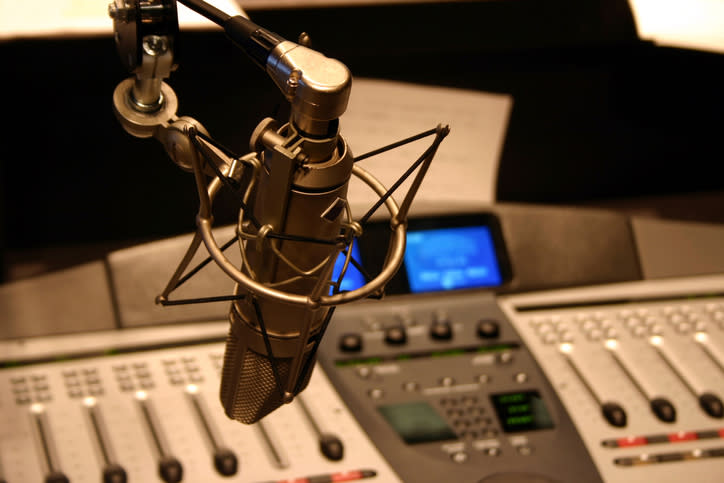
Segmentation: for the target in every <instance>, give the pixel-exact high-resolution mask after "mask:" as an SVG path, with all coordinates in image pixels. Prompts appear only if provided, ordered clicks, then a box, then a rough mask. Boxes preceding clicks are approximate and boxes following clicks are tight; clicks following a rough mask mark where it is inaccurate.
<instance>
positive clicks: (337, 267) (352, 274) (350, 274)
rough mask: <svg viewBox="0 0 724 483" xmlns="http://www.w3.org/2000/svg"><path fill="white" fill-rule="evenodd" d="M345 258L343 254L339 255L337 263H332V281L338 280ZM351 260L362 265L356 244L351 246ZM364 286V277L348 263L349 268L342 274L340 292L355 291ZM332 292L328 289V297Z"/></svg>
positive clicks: (331, 289)
mask: <svg viewBox="0 0 724 483" xmlns="http://www.w3.org/2000/svg"><path fill="white" fill-rule="evenodd" d="M345 258H346V257H345V255H344V253H340V254H339V256H338V257H337V261H336V262H335V263H334V270H333V271H332V281H334V282H336V281H337V279H338V278H339V274H340V273H342V267H343V266H344V260H345ZM352 258H354V259H355V260H356V261H357V262H358V263H362V259H361V258H360V251H359V244H358V243H355V244H353V245H352ZM364 284H365V278H364V276H363V275H362V273H361V272H360V271H359V270H357V267H355V266H354V265H352V262H351V261H350V262H349V266H348V267H347V273H345V274H344V278H343V279H342V283H341V285H340V292H344V291H351V290H355V289H358V288H360V287H361V286H363V285H364ZM332 291H333V288H331V287H330V289H329V295H332Z"/></svg>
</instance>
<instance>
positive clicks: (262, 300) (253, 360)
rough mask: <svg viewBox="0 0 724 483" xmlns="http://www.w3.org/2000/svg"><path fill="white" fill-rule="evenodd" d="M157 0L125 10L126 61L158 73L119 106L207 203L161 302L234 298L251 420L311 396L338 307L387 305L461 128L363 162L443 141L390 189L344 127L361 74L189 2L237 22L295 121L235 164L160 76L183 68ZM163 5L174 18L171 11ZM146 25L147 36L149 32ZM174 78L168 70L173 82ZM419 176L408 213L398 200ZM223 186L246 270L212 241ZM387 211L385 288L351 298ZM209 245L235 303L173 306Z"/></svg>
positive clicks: (234, 374)
mask: <svg viewBox="0 0 724 483" xmlns="http://www.w3.org/2000/svg"><path fill="white" fill-rule="evenodd" d="M154 1H155V2H156V3H158V5H156V4H155V3H153V2H150V3H148V2H147V3H142V2H140V1H138V0H130V1H128V0H126V2H125V3H123V4H122V7H120V6H119V7H117V8H116V9H115V11H112V12H111V13H112V15H111V16H112V17H113V18H114V25H115V30H116V32H127V31H130V32H132V33H134V34H136V35H134V36H132V38H135V39H136V41H135V42H118V48H119V53H120V54H121V57H122V58H129V59H131V58H133V55H135V53H138V56H139V57H138V58H139V61H138V63H137V64H138V65H140V66H143V67H144V68H135V69H134V70H132V71H133V72H134V73H135V74H136V77H135V79H133V78H132V79H127V80H126V81H123V82H121V83H120V84H119V85H118V86H117V87H116V90H115V91H114V95H113V100H114V109H115V112H116V115H117V117H118V119H119V121H120V122H121V124H122V126H123V127H124V129H125V130H126V131H127V132H129V133H130V134H132V135H134V136H136V137H151V136H153V137H155V138H157V139H158V140H159V141H160V142H161V143H162V144H163V145H164V146H165V148H166V151H167V153H168V154H169V156H170V157H171V159H172V160H173V161H174V162H176V163H177V164H178V165H179V166H180V167H181V168H183V169H185V170H188V171H192V172H193V174H194V178H195V181H196V188H197V192H198V196H199V204H200V207H199V212H198V214H197V217H196V226H197V231H196V233H195V234H194V237H193V240H192V241H191V243H190V245H189V248H188V250H187V252H186V254H185V255H184V257H183V258H182V260H181V262H180V263H179V266H178V267H177V269H176V271H175V272H174V274H173V275H172V277H171V279H170V280H169V283H168V285H167V286H166V288H165V289H164V291H163V292H162V294H161V295H159V296H158V298H157V302H158V303H161V304H162V305H177V304H185V303H200V302H215V301H220V300H229V301H231V302H232V303H231V308H230V312H229V321H230V329H229V333H228V337H227V341H226V348H225V354H224V363H223V369H222V374H221V387H220V399H221V402H222V405H223V407H224V411H225V412H226V414H227V416H229V417H230V418H232V419H235V420H238V421H241V422H243V423H247V424H250V423H254V422H256V421H258V420H259V419H261V418H263V417H264V416H266V415H267V414H269V413H270V412H271V411H273V410H275V409H276V408H278V407H279V406H281V405H282V404H284V403H289V402H291V401H292V400H293V399H294V397H295V395H297V394H298V393H299V392H301V391H302V390H303V389H304V388H305V387H306V386H307V384H308V383H309V379H310V377H311V373H312V370H313V367H314V365H315V361H316V352H317V348H318V347H319V344H320V342H321V340H322V336H323V335H324V332H325V330H326V327H327V325H328V324H329V321H330V319H331V317H332V315H333V313H334V310H335V307H336V306H337V305H340V304H344V303H349V302H352V301H356V300H360V299H363V298H367V297H370V296H379V295H381V294H382V292H383V290H384V286H385V285H386V284H387V282H388V281H389V280H390V279H391V278H392V277H393V276H394V274H395V273H396V272H397V270H398V269H399V267H400V266H401V264H402V259H403V256H404V251H405V230H406V223H407V221H406V219H407V213H408V211H409V208H410V205H411V203H412V200H413V199H414V197H415V194H416V192H417V190H418V189H419V187H420V184H421V182H422V179H423V178H424V176H425V173H426V171H427V168H428V167H429V164H430V163H431V161H432V158H433V157H434V155H435V152H436V150H437V148H438V146H439V144H440V142H441V141H442V139H443V138H444V137H445V136H446V135H447V133H448V132H449V129H448V128H447V127H444V128H443V127H440V126H439V127H438V128H437V129H436V130H431V131H429V132H427V133H422V134H421V135H418V136H414V137H412V138H410V139H408V140H403V141H400V142H398V143H395V144H393V145H390V146H389V147H387V148H382V149H380V150H377V151H376V152H374V153H369V154H368V155H367V156H362V157H360V158H358V160H359V159H362V158H364V157H368V156H371V155H373V154H377V153H379V152H382V151H384V150H386V149H391V148H393V147H396V146H399V145H401V144H404V143H406V142H411V141H413V140H416V139H420V138H421V137H423V136H427V135H430V134H433V133H436V139H435V141H434V142H433V144H432V145H431V146H430V147H429V148H428V149H427V150H426V151H425V153H424V154H423V155H422V156H421V157H420V159H418V161H417V162H415V163H414V164H413V166H412V167H410V169H408V170H407V172H406V173H405V174H404V175H403V177H402V178H401V179H400V180H398V182H397V183H396V184H395V186H393V188H392V189H391V190H389V191H388V190H387V189H386V188H385V187H384V186H383V185H382V184H381V183H379V182H378V181H377V180H376V179H375V178H374V177H373V176H372V175H371V174H369V173H367V172H366V171H365V170H364V169H362V168H361V167H360V166H359V165H357V164H355V161H356V160H355V159H354V158H353V156H352V153H351V151H350V149H349V147H348V146H347V143H346V142H345V140H344V138H343V137H342V136H341V135H340V128H339V118H340V116H341V115H342V114H343V113H344V112H345V110H346V108H347V103H348V100H349V96H350V92H351V87H352V76H351V73H350V72H349V70H348V69H347V67H346V66H345V65H344V64H343V63H341V62H339V61H338V60H335V59H330V58H328V57H326V56H324V55H323V54H321V53H319V52H317V51H315V50H312V49H311V48H309V47H307V46H306V45H299V44H297V43H294V42H290V41H287V40H284V39H283V38H281V37H279V36H278V35H276V34H274V33H272V32H269V31H267V30H265V29H263V28H261V27H259V26H257V25H255V24H254V23H252V22H251V21H249V20H248V19H245V18H244V17H241V16H235V17H231V16H229V15H227V14H225V13H223V12H221V11H219V10H217V9H215V8H214V7H212V6H210V5H208V4H206V3H205V2H203V1H200V0H180V1H181V3H183V4H185V5H187V6H188V7H191V8H192V9H193V10H195V11H197V12H198V13H201V14H202V15H205V16H206V17H207V18H209V19H211V20H212V21H214V22H216V23H217V24H219V25H221V26H223V27H224V30H225V31H226V33H227V35H228V36H229V37H230V38H231V40H232V41H233V42H234V43H235V44H237V45H239V46H240V47H241V48H242V49H244V50H245V51H246V52H247V54H249V56H250V57H251V58H252V59H253V60H254V62H255V63H257V65H259V66H260V67H262V68H264V69H265V70H266V72H267V73H268V74H269V76H270V77H271V79H272V80H273V81H274V83H275V84H276V85H277V87H278V88H279V89H280V90H281V91H282V93H283V94H284V96H285V97H286V99H287V100H288V101H289V103H290V105H291V114H290V118H289V121H288V122H287V123H286V124H284V125H280V124H279V123H278V122H277V121H275V120H273V119H264V120H263V121H262V122H261V123H260V124H259V125H258V126H257V128H256V129H255V131H254V133H253V134H252V136H251V142H250V147H251V152H250V153H248V154H246V155H244V156H241V157H234V156H233V155H231V154H230V153H229V152H228V150H226V149H225V148H223V147H222V146H220V145H218V144H216V143H214V141H213V140H212V139H211V138H210V137H209V135H208V134H207V133H206V130H205V129H204V128H203V126H201V125H200V124H199V123H198V122H197V121H195V120H194V119H192V118H188V117H180V118H179V117H177V116H176V107H177V100H176V96H175V94H174V92H173V90H172V89H171V88H170V87H169V86H168V85H167V84H165V83H163V82H161V81H160V80H159V79H158V75H157V73H158V70H157V67H158V66H159V65H162V64H161V62H163V65H172V62H173V52H172V51H171V49H170V48H169V46H173V35H172V33H174V32H175V30H174V27H175V24H174V21H175V12H176V9H175V2H174V1H173V0H154ZM116 3H118V0H117V2H116ZM123 9H126V10H123ZM159 9H160V11H162V12H165V13H166V14H167V15H159V14H158V12H159ZM134 22H135V25H134ZM141 24H143V25H142V28H143V34H144V35H143V36H140V34H139V32H141ZM154 32H156V33H158V35H156V33H154ZM118 37H119V36H117V38H118ZM124 37H126V38H127V36H121V39H122V38H124ZM151 41H152V42H151ZM149 45H151V46H153V45H155V46H160V47H162V48H157V49H152V48H149ZM134 49H135V50H134ZM145 66H150V67H148V68H146V67H145ZM170 70H171V69H168V70H166V71H163V75H162V77H166V76H167V75H168V72H170ZM148 79H152V80H153V82H150V83H149V82H148ZM147 84H148V85H152V86H153V89H147V90H149V91H153V92H151V93H152V94H153V96H151V95H149V96H147V97H148V98H149V99H151V100H152V101H153V102H152V103H149V102H144V103H143V104H139V103H138V102H136V97H135V96H136V92H138V91H139V89H138V88H137V86H138V85H142V86H146V85H147ZM418 167H419V170H418V173H417V176H416V178H415V179H414V180H413V182H412V185H411V188H410V189H409V190H408V192H407V194H406V196H405V198H404V200H403V202H402V204H401V205H400V207H398V205H397V203H396V202H395V201H394V199H393V198H392V197H391V194H392V191H394V190H395V189H396V188H397V187H398V186H399V185H400V184H401V183H402V182H403V181H404V179H405V178H406V177H408V176H409V175H410V174H411V173H412V172H413V171H414V170H415V169H416V168H418ZM351 176H355V177H357V178H359V179H360V180H361V181H362V182H363V183H365V184H366V185H367V186H368V187H369V188H370V189H372V190H373V191H374V192H375V194H377V196H379V197H380V199H379V200H378V202H377V203H375V205H374V206H373V207H372V208H371V209H370V210H369V211H368V212H367V214H365V216H363V217H362V219H361V221H360V222H357V221H355V220H354V219H353V217H352V212H351V209H350V207H349V204H348V202H347V190H348V185H349V181H350V178H351ZM222 187H228V188H229V189H231V190H232V191H234V192H235V193H236V194H237V196H238V199H239V203H240V206H241V208H240V211H239V219H238V223H237V227H236V237H235V240H238V242H239V245H240V252H241V258H242V263H241V267H237V266H235V265H234V264H233V263H231V262H230V261H229V260H228V259H227V258H226V256H225V255H224V253H223V251H224V250H225V249H226V248H228V246H230V245H231V244H232V243H233V241H234V240H231V241H230V242H229V243H227V244H226V245H224V248H220V247H219V245H218V243H217V242H216V240H215V238H214V234H213V231H212V224H213V216H212V205H213V201H214V199H215V197H216V194H217V193H218V192H219V190H220V189H221V188H222ZM382 205H384V206H385V208H386V209H387V211H388V213H389V215H390V229H391V237H390V242H389V246H388V251H387V256H386V258H385V264H384V266H383V267H382V268H381V269H380V270H379V272H378V274H377V275H376V276H375V277H374V278H372V277H369V276H367V279H368V280H367V281H366V283H365V285H363V286H362V287H360V288H357V289H355V290H352V291H348V292H345V291H340V289H339V286H340V282H341V280H342V278H343V277H344V274H345V272H346V270H347V267H348V266H349V264H350V263H354V261H353V260H352V259H351V253H352V250H351V246H352V244H353V243H354V241H355V239H356V238H357V237H359V236H361V235H362V225H363V224H364V223H365V221H366V220H367V219H368V218H369V217H370V216H371V215H372V213H373V212H374V211H376V210H377V209H378V208H379V207H380V206H382ZM202 243H203V244H204V245H205V247H206V249H207V251H208V252H209V259H207V260H206V262H208V261H210V260H212V259H213V261H214V262H216V264H217V266H218V267H219V268H221V269H222V270H223V271H224V272H225V273H226V274H227V275H228V276H229V277H230V278H231V279H232V280H234V281H235V282H236V285H235V287H234V293H233V295H231V296H219V297H206V298H203V299H188V300H174V301H171V300H169V299H168V295H169V294H170V293H171V292H172V291H173V290H174V289H175V288H177V287H178V286H180V285H181V284H182V283H184V282H185V281H187V280H188V279H189V278H190V277H192V276H193V274H195V273H196V272H197V271H198V269H200V268H201V267H203V265H204V264H205V263H206V262H203V263H202V265H200V266H199V267H197V268H195V269H192V270H190V271H189V273H187V274H185V275H184V272H185V271H186V269H187V267H188V265H189V263H190V262H191V260H192V259H193V257H194V254H195V253H196V251H197V250H198V248H199V247H200V245H201V244H202ZM340 253H344V254H345V260H344V267H343V269H342V273H341V275H340V276H339V278H338V279H337V280H332V276H333V270H334V265H335V262H336V261H337V259H338V257H339V256H340ZM330 290H331V291H332V293H331V294H330Z"/></svg>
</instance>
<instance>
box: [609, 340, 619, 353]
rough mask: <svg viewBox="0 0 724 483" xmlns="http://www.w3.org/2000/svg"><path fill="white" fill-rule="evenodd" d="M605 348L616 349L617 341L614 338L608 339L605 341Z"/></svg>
mask: <svg viewBox="0 0 724 483" xmlns="http://www.w3.org/2000/svg"><path fill="white" fill-rule="evenodd" d="M606 349H608V350H612V351H614V350H616V349H618V341H617V340H616V339H608V340H607V341H606Z"/></svg>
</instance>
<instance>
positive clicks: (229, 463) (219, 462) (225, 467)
mask: <svg viewBox="0 0 724 483" xmlns="http://www.w3.org/2000/svg"><path fill="white" fill-rule="evenodd" d="M214 468H216V471H218V472H219V474H220V475H222V476H232V475H235V474H236V472H237V471H238V469H239V460H238V459H237V457H236V455H235V454H234V453H233V452H232V451H231V450H230V449H228V448H218V449H217V450H216V451H215V452H214Z"/></svg>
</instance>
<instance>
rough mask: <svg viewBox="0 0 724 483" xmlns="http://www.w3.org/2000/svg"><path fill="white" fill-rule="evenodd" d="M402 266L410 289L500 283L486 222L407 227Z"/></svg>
mask: <svg viewBox="0 0 724 483" xmlns="http://www.w3.org/2000/svg"><path fill="white" fill-rule="evenodd" d="M405 270H406V273H407V279H408V282H409V285H410V292H411V293H420V292H435V291H442V290H455V289H463V288H477V287H496V286H499V285H501V284H502V283H503V277H502V275H501V271H500V267H499V265H498V260H497V258H496V254H495V244H494V242H493V237H492V234H491V232H490V228H488V227H487V226H464V227H454V228H438V229H431V230H419V231H409V232H408V233H407V249H406V251H405Z"/></svg>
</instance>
